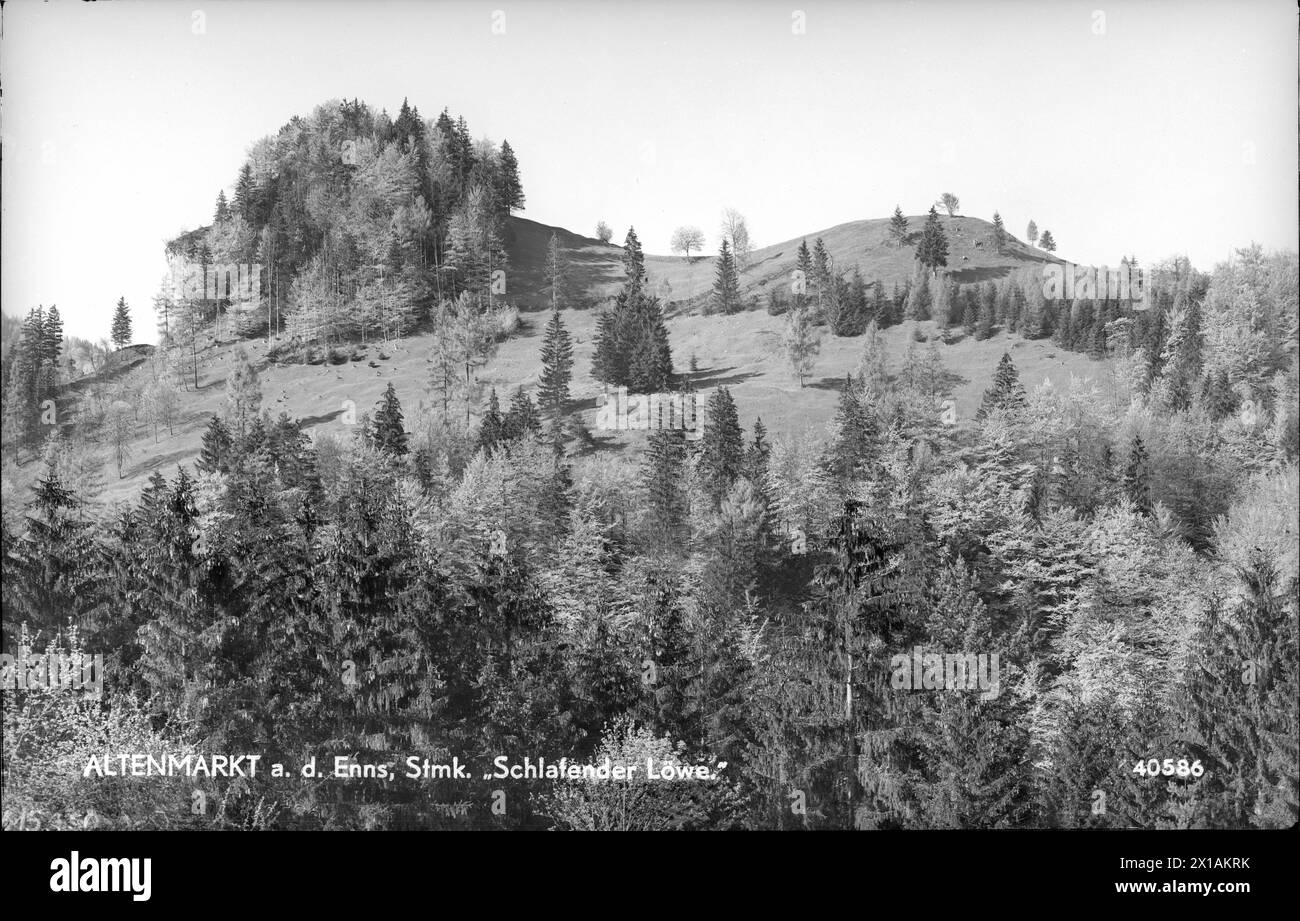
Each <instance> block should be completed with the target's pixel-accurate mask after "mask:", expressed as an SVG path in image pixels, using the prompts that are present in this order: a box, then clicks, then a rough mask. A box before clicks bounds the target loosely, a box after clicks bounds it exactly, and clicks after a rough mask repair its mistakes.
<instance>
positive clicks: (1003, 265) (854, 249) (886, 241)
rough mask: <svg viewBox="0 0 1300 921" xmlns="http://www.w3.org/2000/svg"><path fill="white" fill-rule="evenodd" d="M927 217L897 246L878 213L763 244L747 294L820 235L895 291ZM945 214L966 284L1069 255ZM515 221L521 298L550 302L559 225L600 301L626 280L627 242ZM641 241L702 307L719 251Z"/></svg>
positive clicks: (656, 276) (513, 247)
mask: <svg viewBox="0 0 1300 921" xmlns="http://www.w3.org/2000/svg"><path fill="white" fill-rule="evenodd" d="M925 220H926V215H923V214H922V215H912V216H911V217H909V218H908V226H909V229H910V237H909V242H908V245H906V246H901V247H899V246H895V245H894V243H893V241H892V239H891V238H890V236H889V219H888V218H876V219H873V220H865V221H850V222H849V223H847V224H837V225H836V226H834V227H830V228H827V229H825V230H821V231H818V232H816V233H810V234H808V235H807V236H805V237H800V238H797V239H792V240H786V241H784V242H782V243H776V244H773V245H771V246H764V247H762V248H760V249H756V250H755V251H754V252H753V254H752V257H751V259H750V264H749V267H748V268H747V269H746V270H745V271H744V272H743V273H742V275H741V279H740V280H741V294H742V295H743V296H745V297H749V296H750V295H754V294H762V293H763V292H764V291H765V290H766V289H767V287H768V286H769V285H774V284H785V283H787V282H788V281H789V279H790V277H791V275H790V273H791V272H793V271H794V269H795V266H796V263H797V256H798V249H799V243H800V241H801V240H807V241H808V246H809V247H812V245H813V243H814V242H815V241H816V240H817V238H818V237H820V238H821V239H822V242H823V243H824V244H825V246H826V252H827V254H828V255H829V256H830V257H831V259H832V260H833V262H834V268H835V270H836V271H849V270H851V269H852V267H853V266H855V265H856V266H857V267H858V269H859V270H860V271H861V272H862V277H863V278H864V279H866V280H867V281H868V282H870V281H875V280H877V279H879V280H880V281H881V282H882V283H883V284H884V285H885V288H886V291H889V290H891V289H892V287H893V285H894V284H895V283H897V284H900V285H901V284H903V282H905V281H906V280H907V279H909V278H910V277H911V276H912V272H913V270H914V251H915V243H916V241H917V240H918V239H919V238H920V234H921V227H922V226H923V225H924V223H925ZM939 221H940V223H941V224H942V226H943V229H944V232H945V233H946V234H947V237H948V268H949V271H950V275H951V277H952V279H953V280H954V281H956V282H957V283H959V284H963V285H965V284H972V283H975V282H982V281H987V280H989V279H995V278H1001V277H1002V276H1004V275H1007V274H1008V273H1010V272H1013V271H1016V270H1017V269H1022V268H1034V267H1038V266H1041V265H1043V264H1045V263H1052V262H1061V261H1062V260H1061V259H1058V258H1057V257H1056V256H1054V255H1052V254H1051V253H1047V252H1044V251H1043V250H1040V249H1035V248H1034V247H1031V246H1028V245H1026V244H1024V243H1022V242H1021V241H1019V240H1017V239H1016V238H1014V237H1012V236H1011V235H1009V234H1008V237H1007V243H1006V245H1005V246H1004V247H1003V251H1002V252H1001V253H999V252H998V251H997V248H996V247H995V245H994V243H993V225H992V224H991V223H990V222H988V221H985V220H983V219H981V218H977V217H963V216H960V215H959V216H957V217H948V216H947V215H940V216H939ZM510 226H511V237H512V239H511V241H510V245H509V247H508V251H509V254H510V260H511V262H510V272H509V276H508V281H509V290H510V295H511V297H512V298H513V299H514V300H516V302H517V303H519V304H521V305H523V306H528V307H541V306H544V305H545V304H546V303H547V299H546V293H545V290H544V289H545V284H544V281H543V279H544V267H545V264H546V251H547V245H548V243H549V241H550V237H551V233H552V232H554V233H556V234H557V235H558V237H559V241H560V245H561V246H562V247H564V248H565V249H566V250H567V253H568V257H569V260H570V262H571V265H572V270H573V275H574V278H575V281H576V282H577V284H579V285H580V286H581V287H582V288H583V289H584V290H586V291H587V294H588V297H590V298H591V299H592V300H593V301H595V302H599V301H601V300H603V299H604V298H606V297H610V296H613V294H614V293H615V292H616V291H617V290H618V287H619V285H621V284H622V283H623V278H624V273H623V263H622V255H623V248H622V247H621V246H614V245H611V244H604V243H601V242H600V241H599V240H594V239H591V238H589V237H583V236H580V235H578V234H574V233H571V232H570V231H567V230H564V229H563V228H560V227H550V226H547V225H545V224H539V223H537V222H536V221H530V220H526V219H524V218H518V217H514V218H511V224H510ZM641 245H642V247H643V248H645V249H646V250H647V255H646V258H645V265H646V274H647V275H649V277H650V283H651V290H654V291H655V292H656V293H660V291H661V288H660V286H661V285H662V284H663V283H664V282H667V295H666V297H665V300H668V301H672V302H676V304H677V306H678V311H677V312H680V311H681V310H683V309H688V308H694V307H698V306H699V305H700V303H701V302H702V301H703V299H704V298H705V297H707V296H708V293H709V292H710V291H711V290H712V288H713V275H714V265H713V257H712V254H706V255H704V256H694V257H692V258H691V259H690V260H687V259H685V258H683V257H681V256H654V255H649V253H648V251H649V250H650V249H652V248H653V247H651V246H648V245H647V241H645V240H642V241H641Z"/></svg>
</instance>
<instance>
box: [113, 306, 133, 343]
mask: <svg viewBox="0 0 1300 921" xmlns="http://www.w3.org/2000/svg"><path fill="white" fill-rule="evenodd" d="M110 338H111V339H112V340H113V345H114V346H115V347H117V348H119V349H120V348H125V347H126V346H128V345H130V344H131V309H130V308H129V307H127V306H126V298H125V297H120V298H118V299H117V308H116V309H115V310H114V311H113V328H112V332H111V333H110Z"/></svg>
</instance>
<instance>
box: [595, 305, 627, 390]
mask: <svg viewBox="0 0 1300 921" xmlns="http://www.w3.org/2000/svg"><path fill="white" fill-rule="evenodd" d="M591 376H592V377H594V378H595V379H596V380H598V381H600V382H601V383H602V384H606V385H618V384H622V383H625V382H626V381H627V359H626V356H625V355H624V354H623V350H622V347H621V343H620V342H619V338H618V318H617V317H616V316H615V314H614V312H613V311H611V310H602V311H601V312H600V316H598V317H597V318H596V347H595V353H594V354H593V356H592V362H591Z"/></svg>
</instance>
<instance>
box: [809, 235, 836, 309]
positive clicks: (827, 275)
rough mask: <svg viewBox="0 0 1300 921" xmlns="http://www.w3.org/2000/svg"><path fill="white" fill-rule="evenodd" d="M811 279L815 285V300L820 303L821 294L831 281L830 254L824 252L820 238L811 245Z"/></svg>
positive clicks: (824, 245)
mask: <svg viewBox="0 0 1300 921" xmlns="http://www.w3.org/2000/svg"><path fill="white" fill-rule="evenodd" d="M812 277H813V282H814V283H815V284H816V285H817V298H818V300H819V301H820V299H821V297H822V292H823V291H824V290H825V289H826V288H827V286H828V285H829V284H830V280H831V263H830V254H829V253H827V252H826V244H825V243H824V242H823V241H822V238H821V237H818V238H817V240H816V242H814V243H813V252H812Z"/></svg>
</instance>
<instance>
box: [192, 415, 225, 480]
mask: <svg viewBox="0 0 1300 921" xmlns="http://www.w3.org/2000/svg"><path fill="white" fill-rule="evenodd" d="M233 446H234V441H233V439H231V437H230V432H229V430H228V429H227V428H226V424H225V423H224V422H222V421H221V417H220V416H218V415H217V414H216V413H213V414H212V418H211V419H209V420H208V427H207V429H206V430H204V432H203V448H202V449H201V450H200V452H199V459H198V461H197V462H195V466H196V467H197V468H198V469H199V470H201V471H202V472H203V473H218V472H220V473H227V472H229V470H230V460H231V450H232V448H233Z"/></svg>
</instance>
